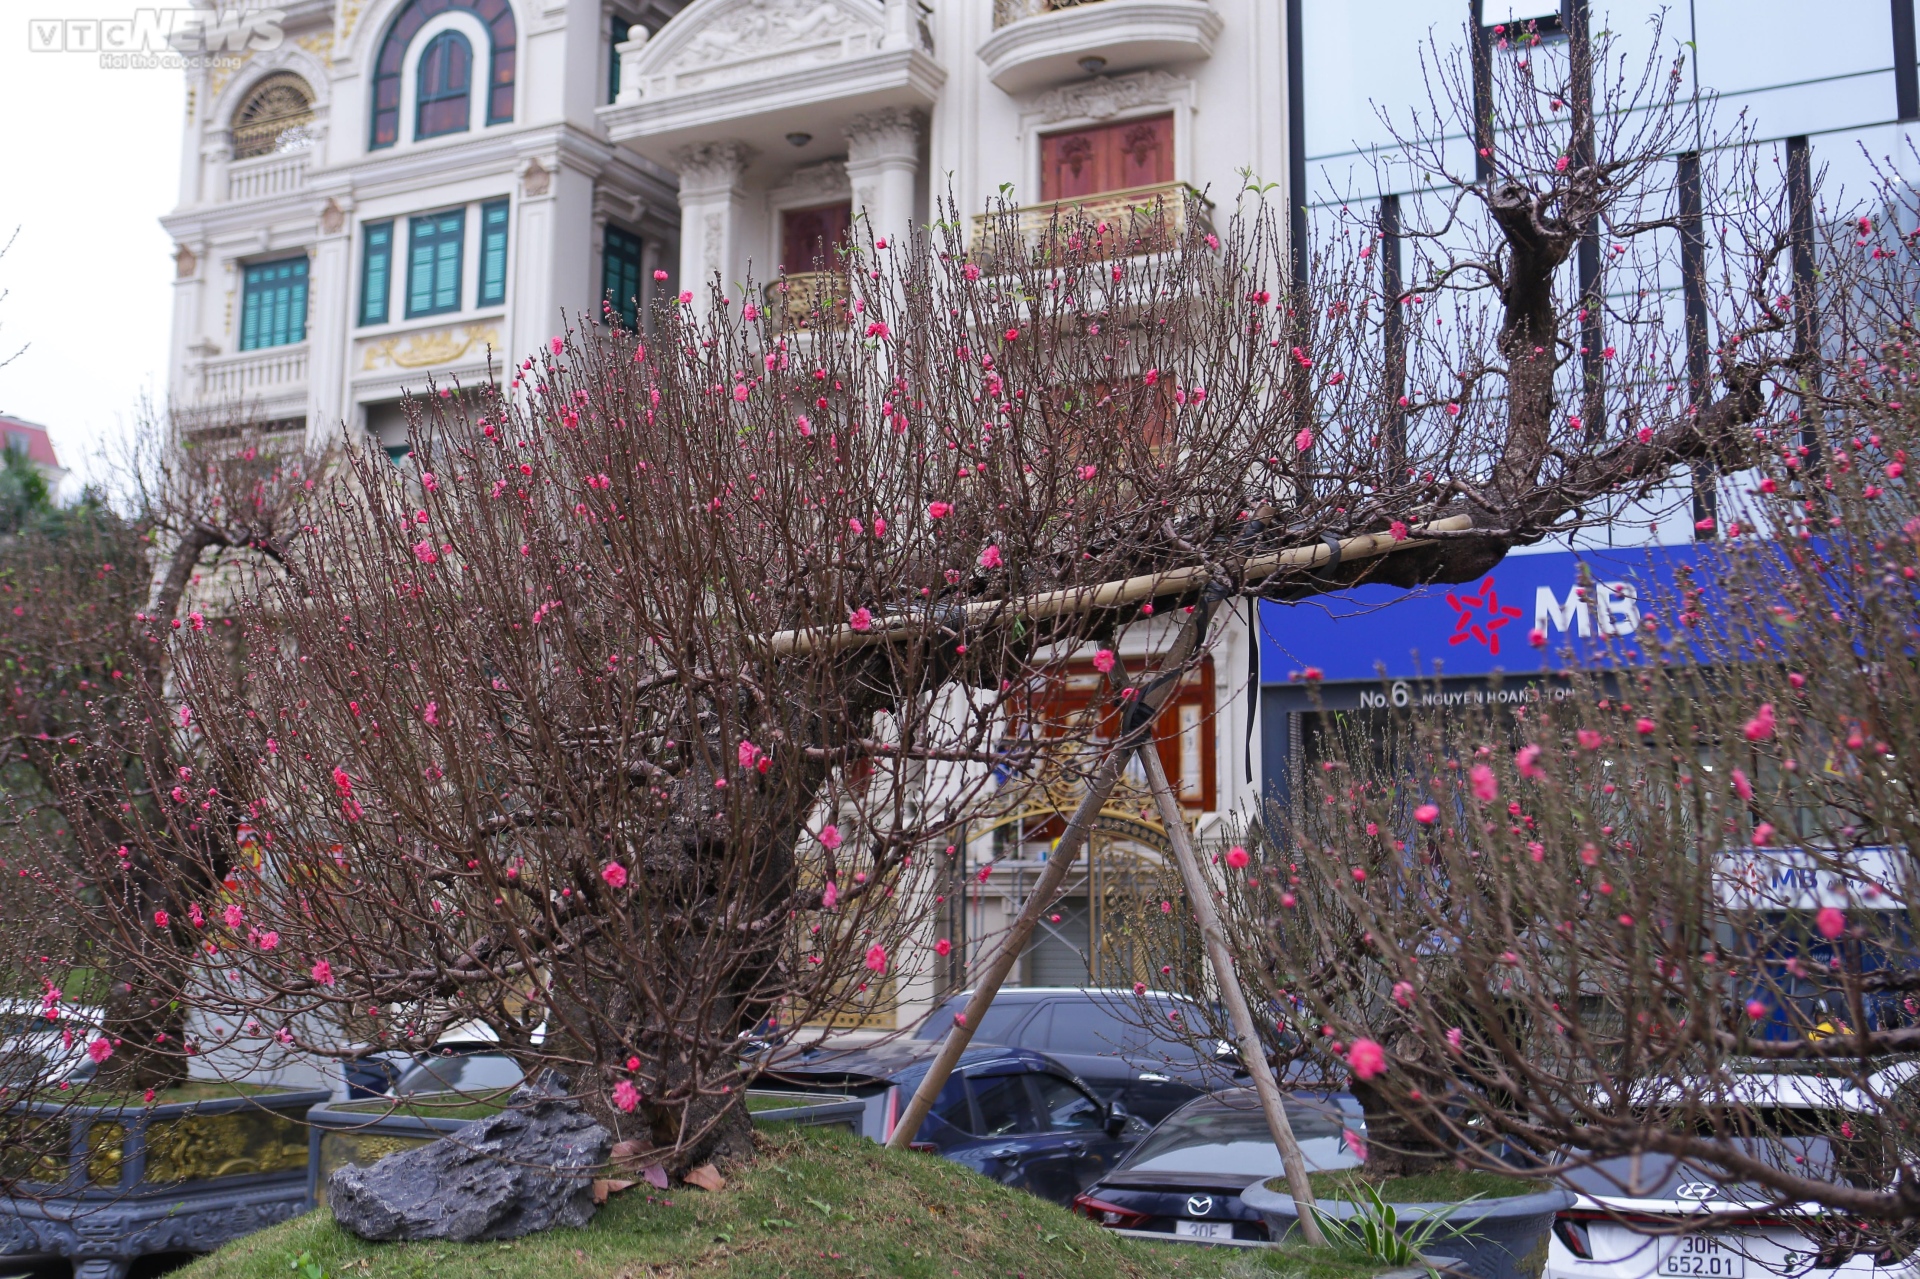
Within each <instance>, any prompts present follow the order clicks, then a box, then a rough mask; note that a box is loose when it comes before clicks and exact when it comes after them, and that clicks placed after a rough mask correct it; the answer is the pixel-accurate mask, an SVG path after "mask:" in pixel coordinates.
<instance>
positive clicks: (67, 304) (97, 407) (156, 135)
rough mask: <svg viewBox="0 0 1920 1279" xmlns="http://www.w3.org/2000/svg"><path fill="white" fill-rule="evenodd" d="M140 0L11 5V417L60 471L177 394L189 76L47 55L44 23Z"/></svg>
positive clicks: (5, 382)
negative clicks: (176, 282)
mask: <svg viewBox="0 0 1920 1279" xmlns="http://www.w3.org/2000/svg"><path fill="white" fill-rule="evenodd" d="M136 7H137V6H136V4H135V2H134V0H0V120H4V121H6V131H5V136H4V141H0V172H4V173H5V175H6V176H5V180H4V181H0V239H4V237H5V236H8V235H14V234H15V229H16V228H18V233H17V238H15V240H14V242H13V248H12V250H11V251H10V252H9V253H8V254H7V255H6V256H5V257H4V258H0V290H3V291H4V292H5V293H6V297H5V300H4V301H0V356H5V355H11V354H12V353H13V352H14V351H16V350H18V349H19V348H20V347H21V346H23V345H24V346H25V347H26V350H25V351H23V352H22V353H21V354H20V355H19V356H18V357H17V358H16V359H14V360H13V362H12V363H10V364H8V365H6V366H5V367H4V368H0V413H8V414H12V415H15V416H19V417H24V418H28V419H30V420H32V421H35V422H40V423H42V424H44V425H45V426H47V427H48V428H49V429H50V430H51V431H52V433H53V443H54V448H55V449H56V450H58V451H59V454H60V458H61V461H63V462H65V463H66V464H67V465H68V466H70V467H72V468H74V469H75V471H76V472H79V473H80V474H82V475H86V476H88V477H90V478H101V477H100V476H99V473H98V470H97V468H96V467H95V466H94V465H93V462H92V458H91V457H90V455H91V454H94V453H96V452H98V451H99V449H100V447H101V446H102V445H104V444H106V443H108V442H109V441H111V440H113V439H114V438H116V437H118V436H120V435H121V434H122V433H123V432H124V431H125V429H126V428H127V427H128V426H129V425H130V424H131V422H132V421H133V418H134V415H135V412H136V409H137V405H138V403H139V400H140V397H141V396H142V395H143V394H152V395H155V396H161V395H164V393H165V389H166V362H167V331H168V327H169V325H170V323H171V315H172V288H171V284H170V279H171V276H172V271H173V263H172V260H171V259H170V257H169V254H170V253H171V252H172V244H171V242H170V241H169V240H168V239H167V235H166V233H165V232H164V231H162V230H161V229H160V224H159V222H158V221H157V219H158V218H159V217H160V215H161V214H162V213H165V212H166V211H167V210H168V209H170V208H172V207H173V203H174V198H175V196H176V195H177V193H178V188H179V156H180V125H181V113H182V111H183V109H184V104H185V95H186V88H185V79H184V77H183V75H182V73H181V72H179V71H162V70H154V71H137V70H112V71H110V70H103V69H102V68H101V67H100V65H99V59H98V57H97V56H94V55H88V54H78V53H34V52H30V51H29V48H28V44H27V22H28V20H29V19H32V18H47V17H61V18H76V17H81V16H87V17H95V16H98V17H103V18H114V17H126V16H130V15H131V14H132V12H133V10H134V9H135V8H136Z"/></svg>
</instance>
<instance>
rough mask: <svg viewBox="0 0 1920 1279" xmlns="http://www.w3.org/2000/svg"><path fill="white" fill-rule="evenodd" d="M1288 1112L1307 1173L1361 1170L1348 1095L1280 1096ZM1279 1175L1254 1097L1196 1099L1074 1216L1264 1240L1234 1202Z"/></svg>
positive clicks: (1190, 1234) (1080, 1203)
mask: <svg viewBox="0 0 1920 1279" xmlns="http://www.w3.org/2000/svg"><path fill="white" fill-rule="evenodd" d="M1286 1108H1287V1119H1288V1121H1289V1122H1290V1123H1292V1125H1293V1135H1294V1138H1295V1139H1296V1140H1298V1141H1299V1143H1300V1153H1301V1154H1302V1155H1303V1156H1305V1158H1306V1161H1307V1170H1308V1171H1309V1172H1327V1171H1335V1170H1338V1169H1341V1168H1352V1167H1354V1166H1356V1165H1357V1164H1358V1163H1359V1162H1360V1161H1359V1160H1358V1159H1357V1158H1356V1157H1355V1155H1354V1153H1353V1146H1354V1145H1357V1144H1359V1143H1360V1142H1361V1141H1362V1140H1363V1139H1364V1138H1365V1135H1366V1128H1365V1124H1364V1121H1363V1120H1362V1119H1361V1117H1360V1106H1359V1103H1358V1102H1356V1101H1355V1100H1354V1099H1353V1098H1352V1097H1351V1096H1349V1095H1345V1094H1330V1093H1301V1092H1293V1093H1288V1094H1287V1095H1286ZM1349 1132H1351V1133H1352V1134H1353V1136H1352V1137H1351V1138H1349V1137H1348V1136H1347V1134H1348V1133H1349ZM1361 1148H1362V1149H1364V1148H1365V1147H1364V1146H1361ZM1285 1172H1286V1166H1285V1164H1284V1163H1282V1162H1281V1159H1280V1151H1279V1150H1278V1149H1277V1148H1276V1147H1275V1146H1274V1144H1273V1134H1272V1133H1271V1132H1269V1131H1268V1129H1267V1119H1266V1115H1265V1113H1264V1112H1263V1111H1262V1110H1261V1109H1260V1099H1259V1097H1258V1096H1256V1095H1255V1093H1254V1091H1253V1089H1251V1088H1233V1089H1228V1090H1226V1091H1223V1092H1217V1093H1212V1094H1210V1095H1207V1096H1203V1097H1198V1098H1195V1099H1194V1100H1193V1101H1190V1102H1188V1103H1187V1104H1186V1105H1184V1106H1182V1107H1181V1108H1180V1109H1179V1110H1176V1111H1175V1112H1174V1113H1173V1114H1171V1115H1169V1116H1168V1117H1167V1118H1166V1120H1165V1121H1163V1122H1162V1123H1161V1124H1160V1126H1159V1127H1158V1128H1155V1129H1154V1130H1153V1133H1152V1134H1151V1135H1150V1136H1149V1137H1148V1138H1147V1139H1146V1140H1145V1141H1143V1142H1141V1143H1140V1144H1139V1145H1138V1146H1136V1147H1134V1149H1133V1152H1132V1153H1131V1154H1129V1155H1128V1156H1127V1157H1126V1158H1125V1159H1124V1160H1122V1161H1121V1162H1120V1163H1119V1165H1118V1166H1116V1167H1115V1168H1114V1169H1113V1171H1111V1172H1109V1173H1107V1174H1106V1175H1105V1176H1103V1177H1101V1178H1100V1179H1099V1180H1098V1181H1096V1182H1094V1183H1093V1184H1092V1185H1090V1186H1088V1187H1087V1188H1086V1190H1084V1191H1083V1192H1081V1193H1080V1194H1079V1195H1078V1196H1076V1197H1075V1198H1074V1201H1073V1207H1074V1209H1075V1210H1076V1211H1078V1212H1080V1213H1081V1214H1083V1215H1084V1216H1087V1217H1090V1218H1092V1219H1093V1220H1095V1221H1097V1222H1099V1223H1100V1224H1101V1225H1103V1226H1106V1227H1108V1228H1110V1229H1113V1230H1119V1231H1125V1232H1133V1231H1140V1232H1144V1233H1147V1234H1153V1235H1172V1236H1174V1237H1175V1238H1179V1239H1193V1240H1196V1241H1206V1240H1213V1241H1216V1242H1220V1241H1226V1240H1265V1239H1266V1238H1267V1227H1266V1223H1265V1221H1263V1220H1262V1219H1261V1216H1260V1214H1259V1213H1257V1212H1255V1211H1254V1210H1253V1209H1251V1208H1249V1207H1247V1206H1246V1205H1245V1204H1243V1203H1241V1202H1240V1192H1241V1191H1242V1190H1245V1189H1246V1188H1247V1187H1248V1186H1250V1185H1253V1184H1254V1183H1256V1182H1262V1181H1265V1180H1267V1179H1268V1178H1270V1177H1278V1176H1281V1175H1282V1174H1284V1173H1285Z"/></svg>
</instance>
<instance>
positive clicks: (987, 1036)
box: [913, 995, 1033, 1044]
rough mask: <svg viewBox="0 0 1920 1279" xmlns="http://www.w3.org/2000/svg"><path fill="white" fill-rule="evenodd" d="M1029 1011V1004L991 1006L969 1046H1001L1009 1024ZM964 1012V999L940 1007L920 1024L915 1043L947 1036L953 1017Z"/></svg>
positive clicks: (955, 998) (960, 998)
mask: <svg viewBox="0 0 1920 1279" xmlns="http://www.w3.org/2000/svg"><path fill="white" fill-rule="evenodd" d="M1032 1007H1033V1005H1032V1004H1018V1003H1013V1002H1008V1003H1004V1004H994V1005H993V1006H991V1007H990V1008H988V1009H987V1011H986V1014H985V1015H984V1016H982V1017H981V1018H980V1024H979V1025H978V1026H976V1027H974V1031H973V1042H974V1043H976V1044H1003V1043H1005V1042H1006V1039H1005V1035H1006V1034H1007V1032H1008V1031H1009V1030H1010V1029H1012V1027H1013V1023H1014V1022H1016V1021H1018V1020H1020V1018H1021V1017H1023V1016H1025V1015H1026V1014H1027V1012H1028V1011H1029V1010H1030V1009H1031V1008H1032ZM965 1011H967V996H965V995H956V996H954V997H953V998H952V999H949V1000H948V1001H947V1002H946V1003H944V1004H942V1005H940V1007H938V1008H936V1009H935V1010H934V1012H933V1015H932V1016H931V1017H929V1018H927V1019H926V1020H925V1021H923V1022H921V1023H920V1029H919V1030H916V1031H915V1032H914V1033H913V1037H914V1038H915V1039H938V1038H940V1037H941V1036H942V1035H944V1034H946V1033H947V1027H949V1026H951V1025H953V1018H954V1015H955V1014H956V1013H963V1012H965Z"/></svg>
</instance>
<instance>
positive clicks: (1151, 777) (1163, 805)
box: [1135, 742, 1327, 1247]
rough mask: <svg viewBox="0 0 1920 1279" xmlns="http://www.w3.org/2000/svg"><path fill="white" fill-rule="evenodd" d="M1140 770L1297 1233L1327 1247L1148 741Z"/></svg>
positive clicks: (1208, 895)
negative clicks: (1277, 1163) (1282, 1174)
mask: <svg viewBox="0 0 1920 1279" xmlns="http://www.w3.org/2000/svg"><path fill="white" fill-rule="evenodd" d="M1135 749H1136V751H1137V752H1138V754H1139V756H1140V764H1141V767H1143V768H1145V769H1146V772H1147V784H1148V785H1149V786H1150V787H1151V788H1152V790H1153V801H1154V804H1155V805H1156V806H1157V807H1158V808H1159V810H1160V824H1161V825H1163V826H1165V827H1166V828H1167V840H1168V842H1169V843H1171V844H1172V845H1173V859H1174V861H1175V862H1177V863H1178V864H1179V866H1180V880H1181V882H1182V883H1184V884H1185V885H1186V887H1187V897H1188V899H1189V900H1190V901H1191V902H1192V903H1193V913H1194V917H1195V918H1196V919H1198V920H1199V922H1200V936H1201V938H1202V939H1203V940H1204V941H1205V942H1206V946H1207V961H1208V962H1209V963H1210V964H1211V965H1212V967H1213V979H1214V981H1215V982H1217V983H1218V984H1219V986H1220V997H1221V999H1222V1001H1223V1002H1224V1003H1225V1004H1226V1005H1227V1017H1228V1019H1229V1020H1230V1021H1231V1022H1232V1023H1233V1037H1234V1039H1235V1040H1237V1041H1238V1042H1239V1045H1240V1059H1241V1060H1242V1061H1243V1062H1245V1063H1246V1067H1247V1071H1248V1073H1249V1074H1251V1075H1252V1076H1253V1090H1254V1092H1255V1093H1256V1094H1258V1096H1259V1098H1260V1109H1261V1110H1262V1111H1263V1112H1264V1113H1265V1114H1266V1117H1267V1131H1268V1132H1270V1133H1272V1134H1273V1144H1274V1145H1275V1146H1277V1147H1279V1149H1280V1160H1281V1162H1282V1163H1283V1164H1284V1165H1285V1166H1286V1170H1287V1189H1288V1190H1290V1191H1292V1192H1293V1204H1294V1207H1295V1209H1297V1210H1298V1212H1299V1214H1300V1233H1301V1234H1302V1235H1303V1236H1305V1238H1306V1241H1307V1242H1308V1243H1310V1244H1313V1245H1315V1246H1316V1247H1324V1246H1326V1242H1327V1240H1326V1236H1325V1235H1324V1234H1322V1233H1321V1230H1320V1223H1319V1221H1318V1220H1316V1219H1315V1217H1314V1215H1313V1204H1314V1199H1313V1189H1312V1187H1310V1186H1309V1185H1308V1184H1307V1164H1306V1160H1305V1158H1304V1157H1303V1156H1302V1155H1301V1153H1300V1143H1299V1142H1298V1141H1295V1140H1294V1136H1293V1124H1292V1123H1291V1122H1289V1121H1288V1119H1287V1108H1286V1104H1285V1102H1284V1101H1283V1100H1282V1099H1281V1096H1280V1085H1279V1082H1278V1081H1276V1080H1275V1079H1274V1077H1273V1067H1272V1066H1270V1065H1268V1063H1267V1052H1266V1049H1265V1048H1264V1047H1263V1046H1262V1045H1261V1043H1260V1032H1259V1030H1258V1029H1256V1028H1255V1026H1254V1023H1253V1011H1252V1010H1251V1009H1250V1008H1248V1007H1247V995H1246V992H1245V991H1244V990H1242V989H1241V987H1240V974H1239V973H1238V972H1237V971H1236V970H1235V968H1234V966H1233V956H1232V954H1231V953H1229V952H1228V950H1227V937H1226V934H1225V933H1224V932H1223V931H1222V930H1221V928H1220V912H1219V911H1217V910H1215V909H1214V906H1213V885H1211V884H1209V883H1208V882H1207V877H1206V876H1205V875H1203V874H1202V873H1201V872H1200V862H1199V859H1198V858H1196V857H1195V856H1194V855H1193V841H1192V840H1191V839H1189V838H1188V835H1187V818H1186V814H1184V813H1182V812H1181V811H1180V802H1179V800H1178V799H1177V798H1175V796H1174V793H1173V787H1172V786H1171V785H1170V784H1169V783H1168V781H1167V770H1166V768H1165V767H1164V766H1162V764H1161V763H1160V751H1159V749H1158V748H1157V747H1156V746H1155V745H1154V744H1153V743H1152V742H1148V743H1147V744H1146V745H1144V746H1140V747H1136V748H1135Z"/></svg>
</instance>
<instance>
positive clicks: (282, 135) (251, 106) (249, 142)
mask: <svg viewBox="0 0 1920 1279" xmlns="http://www.w3.org/2000/svg"><path fill="white" fill-rule="evenodd" d="M312 141H313V90H312V89H310V88H308V87H307V82H306V81H305V80H302V79H301V78H300V77H299V76H297V75H294V74H293V73H292V72H290V71H282V72H279V73H278V74H276V75H270V76H268V77H267V78H266V79H264V80H262V81H261V82H260V83H259V84H257V85H255V86H254V90H253V92H252V93H250V94H248V95H247V100H246V101H245V102H243V103H241V104H240V109H239V110H238V111H236V112H234V113H233V158H234V159H236V160H244V159H246V158H247V157H248V156H255V155H272V154H273V153H274V152H276V151H291V150H293V149H295V148H296V147H303V146H306V145H308V144H309V143H311V142H312Z"/></svg>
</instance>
